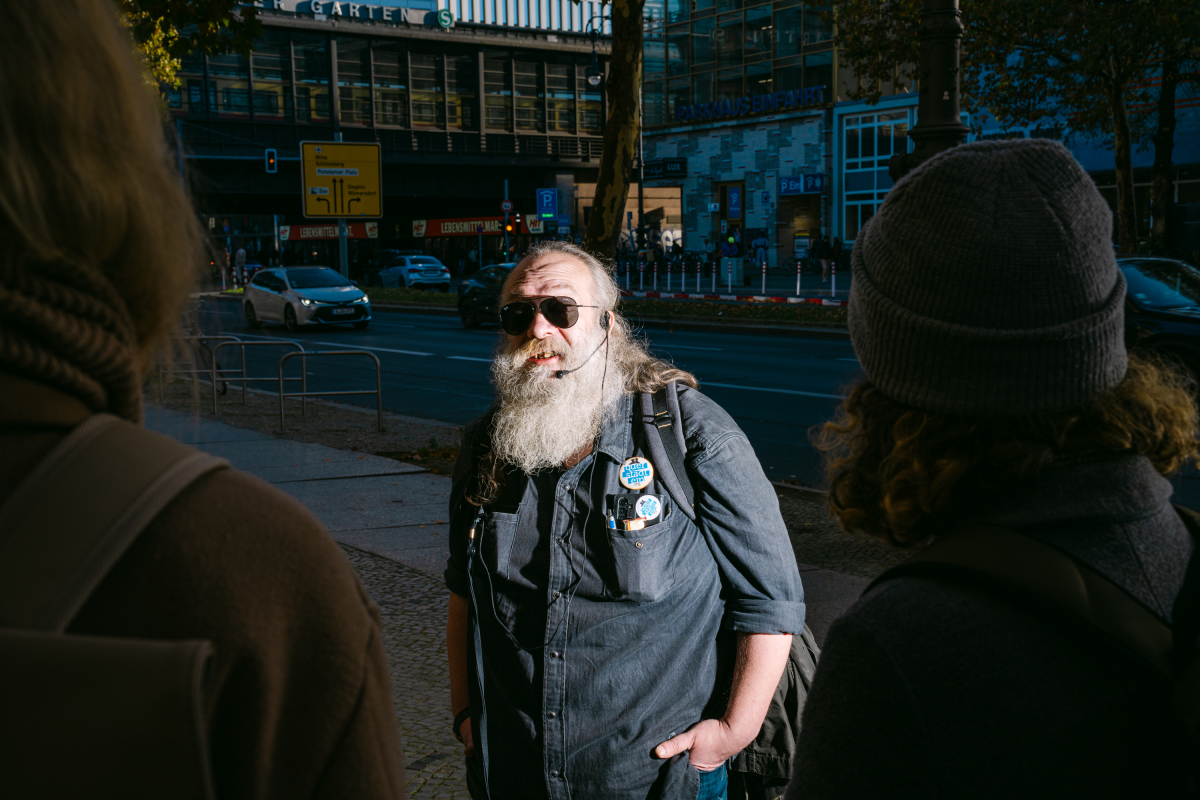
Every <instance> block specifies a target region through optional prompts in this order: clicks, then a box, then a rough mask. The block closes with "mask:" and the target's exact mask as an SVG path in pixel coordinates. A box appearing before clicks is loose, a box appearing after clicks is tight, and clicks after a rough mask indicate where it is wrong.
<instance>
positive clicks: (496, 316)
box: [458, 261, 517, 328]
mask: <svg viewBox="0 0 1200 800" xmlns="http://www.w3.org/2000/svg"><path fill="white" fill-rule="evenodd" d="M516 265H517V262H515V261H513V262H511V263H508V264H493V265H492V266H490V267H484V268H483V269H481V270H479V271H478V272H476V273H475V274H474V275H472V276H471V277H469V278H467V279H466V280H464V281H463V282H462V283H460V284H459V285H458V316H459V318H460V319H462V324H463V327H464V328H478V327H479V326H480V325H481V324H482V323H484V322H494V323H499V322H500V287H502V286H503V285H504V279H505V278H507V277H508V273H509V272H511V271H512V268H513V267H515V266H516Z"/></svg>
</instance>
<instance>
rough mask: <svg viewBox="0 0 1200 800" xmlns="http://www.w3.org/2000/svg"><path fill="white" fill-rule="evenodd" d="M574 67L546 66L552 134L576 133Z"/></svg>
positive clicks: (562, 65)
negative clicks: (572, 77) (572, 73)
mask: <svg viewBox="0 0 1200 800" xmlns="http://www.w3.org/2000/svg"><path fill="white" fill-rule="evenodd" d="M572 70H573V67H569V66H566V65H565V64H547V65H546V94H547V96H548V97H549V100H550V103H549V105H550V132H551V133H574V132H575V89H574V86H573V85H572V84H573V83H574V81H572V80H571V72H572Z"/></svg>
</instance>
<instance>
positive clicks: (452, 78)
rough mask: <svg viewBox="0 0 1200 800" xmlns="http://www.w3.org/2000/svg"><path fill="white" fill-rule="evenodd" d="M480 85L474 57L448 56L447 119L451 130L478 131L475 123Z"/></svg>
mask: <svg viewBox="0 0 1200 800" xmlns="http://www.w3.org/2000/svg"><path fill="white" fill-rule="evenodd" d="M478 83H479V79H478V77H477V72H476V65H475V59H474V58H473V57H472V56H446V117H447V119H448V120H449V128H450V130H458V131H473V130H478V126H477V125H476V121H475V113H476V109H477V103H478V97H477V95H476V85H477V84H478Z"/></svg>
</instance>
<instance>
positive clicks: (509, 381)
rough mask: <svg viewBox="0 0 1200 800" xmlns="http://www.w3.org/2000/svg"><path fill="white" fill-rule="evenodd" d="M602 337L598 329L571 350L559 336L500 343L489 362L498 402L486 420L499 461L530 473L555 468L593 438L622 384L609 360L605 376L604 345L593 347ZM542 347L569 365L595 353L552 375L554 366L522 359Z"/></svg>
mask: <svg viewBox="0 0 1200 800" xmlns="http://www.w3.org/2000/svg"><path fill="white" fill-rule="evenodd" d="M602 341H604V333H603V332H602V331H601V332H599V334H598V335H597V336H595V337H591V338H590V339H589V340H588V341H586V342H583V343H581V344H579V345H577V346H576V348H575V349H574V350H572V349H571V347H570V346H569V345H568V344H567V343H566V342H565V341H563V340H562V339H559V338H554V339H548V340H540V341H539V340H532V341H527V342H523V343H521V344H520V345H517V346H515V347H513V346H511V345H507V344H505V345H502V346H501V348H500V350H499V352H498V353H497V354H496V359H495V361H493V362H492V381H493V383H494V385H495V387H496V397H497V399H498V400H499V401H500V409H499V411H497V412H496V416H495V418H494V420H493V422H492V448H493V450H494V452H495V454H496V456H497V457H498V458H499V459H500V460H502V461H504V462H506V463H509V464H512V465H514V466H516V467H519V468H520V469H521V470H522V471H523V472H525V473H526V474H530V475H532V474H534V473H536V472H539V471H541V470H544V469H554V468H557V467H561V466H562V465H563V464H564V463H565V462H566V461H567V460H568V459H570V458H571V457H572V456H574V455H576V454H577V453H579V452H580V451H581V450H583V449H584V448H585V447H586V446H587V445H588V444H589V443H590V442H591V441H592V440H593V439H594V438H595V437H596V434H597V433H599V431H600V427H601V426H602V425H603V424H604V422H605V420H606V418H607V416H608V415H609V414H611V413H613V412H614V411H615V410H616V401H617V400H618V399H619V398H620V396H621V392H622V383H623V382H622V381H621V379H620V378H619V377H618V376H617V375H616V374H615V370H614V369H613V365H612V364H608V374H607V375H605V364H606V362H607V361H608V352H607V351H606V349H605V347H600V349H599V352H596V348H597V346H599V345H600V343H601V342H602ZM542 352H552V353H555V354H557V355H558V356H560V360H561V361H562V362H563V364H564V366H570V367H577V366H579V364H581V363H582V362H583V361H584V359H586V358H587V357H588V356H589V355H591V354H592V353H593V352H596V355H595V357H593V358H592V359H591V360H590V361H588V362H587V363H586V364H584V365H583V368H582V369H580V370H579V371H578V372H572V373H571V374H570V375H565V376H563V377H562V378H561V379H558V378H555V377H553V374H554V372H556V371H557V369H558V368H555V369H551V368H549V367H540V366H530V365H529V364H526V363H525V360H526V359H527V358H528V357H529V356H530V355H533V354H535V353H542Z"/></svg>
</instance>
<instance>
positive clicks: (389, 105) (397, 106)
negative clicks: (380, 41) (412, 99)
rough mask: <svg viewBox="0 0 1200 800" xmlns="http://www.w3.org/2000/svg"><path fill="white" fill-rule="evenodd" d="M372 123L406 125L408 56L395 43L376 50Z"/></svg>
mask: <svg viewBox="0 0 1200 800" xmlns="http://www.w3.org/2000/svg"><path fill="white" fill-rule="evenodd" d="M374 58H375V124H376V125H396V126H403V125H407V124H408V54H407V53H406V52H405V51H403V50H401V49H400V46H399V45H396V44H385V45H377V46H376V47H375V55H374Z"/></svg>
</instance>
